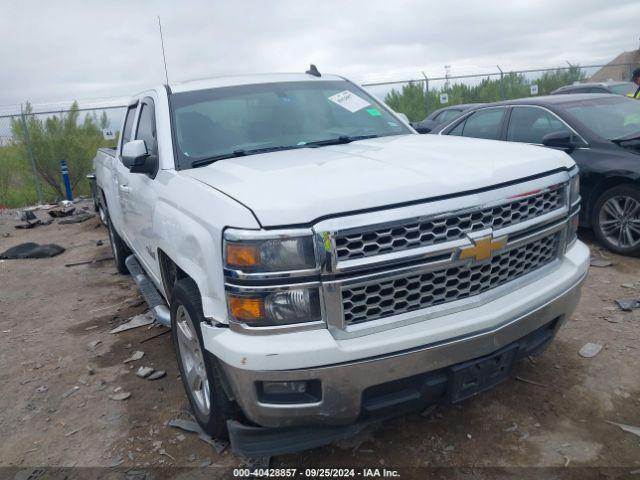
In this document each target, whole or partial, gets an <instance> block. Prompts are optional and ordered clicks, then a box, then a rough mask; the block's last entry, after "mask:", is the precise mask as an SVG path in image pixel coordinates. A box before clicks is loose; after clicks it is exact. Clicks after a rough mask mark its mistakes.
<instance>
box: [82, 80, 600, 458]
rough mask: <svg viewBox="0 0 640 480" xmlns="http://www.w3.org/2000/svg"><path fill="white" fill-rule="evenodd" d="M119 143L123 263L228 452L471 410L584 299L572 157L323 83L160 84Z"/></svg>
mask: <svg viewBox="0 0 640 480" xmlns="http://www.w3.org/2000/svg"><path fill="white" fill-rule="evenodd" d="M121 131H122V135H121V139H120V142H119V145H118V147H117V150H106V149H101V150H100V151H99V152H98V155H97V156H96V158H95V170H96V182H97V192H98V203H99V205H100V208H101V209H102V211H103V213H104V214H105V218H107V223H108V228H109V234H110V238H111V244H112V247H113V253H114V257H115V263H116V266H117V268H118V271H120V272H121V273H127V272H128V271H129V272H131V273H132V274H133V276H134V279H135V280H136V282H137V283H138V285H139V286H140V288H141V290H142V292H143V294H144V295H145V298H147V301H148V302H149V304H150V308H152V309H153V311H154V313H155V314H156V318H157V321H158V322H160V323H164V324H166V325H170V326H171V327H172V328H173V341H174V346H175V350H176V354H177V359H178V363H179V367H180V372H181V376H182V380H183V382H184V386H185V389H186V392H187V395H188V397H189V400H190V402H191V405H192V407H193V410H194V413H195V416H196V418H197V420H198V422H199V423H200V425H201V426H202V427H203V428H204V429H205V430H206V431H207V432H209V433H210V434H212V435H213V436H215V437H220V436H224V435H226V434H227V433H228V434H229V436H230V438H231V442H232V446H233V448H234V450H235V451H236V452H240V453H244V454H248V455H268V454H278V453H283V452H288V451H295V450H300V449H304V448H310V447H314V446H318V445H322V444H325V443H328V442H330V441H331V440H332V439H335V438H337V437H340V436H344V435H348V434H350V433H353V432H355V431H357V430H358V429H359V428H360V427H361V426H362V425H365V424H367V423H368V422H371V421H375V420H377V419H380V418H386V417H389V416H392V415H397V414H399V413H402V412H405V411H408V410H412V409H420V408H424V407H426V406H428V405H429V404H433V403H436V402H458V401H461V400H463V399H466V398H468V397H470V396H472V395H475V394H477V393H479V392H481V391H483V390H485V389H487V388H489V387H492V386H494V385H496V384H497V383H499V382H501V381H502V380H505V379H506V378H508V376H509V375H510V372H511V370H512V368H513V365H514V362H515V361H516V360H517V359H518V358H521V357H523V356H527V355H532V354H537V353H540V352H541V351H542V350H543V349H544V348H545V347H546V346H547V345H548V344H549V342H550V341H551V340H552V338H553V337H554V335H555V333H556V332H557V330H558V328H559V327H560V326H561V325H562V323H563V322H564V321H565V320H566V319H567V317H568V316H569V315H570V314H571V312H572V311H573V309H574V307H575V306H576V304H577V302H578V299H579V295H580V286H581V283H582V281H583V279H584V277H585V275H586V273H587V269H588V265H589V251H588V248H587V247H586V246H585V245H584V244H583V243H581V242H580V241H579V240H577V238H576V225H577V223H576V221H577V213H578V209H579V201H580V200H579V192H578V182H577V175H576V174H577V168H576V167H575V164H574V162H573V161H572V160H571V159H570V158H569V157H568V156H567V155H566V154H565V153H562V152H559V151H553V150H550V149H542V148H538V147H533V146H526V145H520V144H507V143H502V142H493V141H487V140H476V139H463V138H451V137H439V136H432V135H427V136H421V135H418V134H416V132H415V131H414V130H413V129H412V128H411V127H410V126H409V125H408V124H407V123H406V122H405V121H404V120H402V119H401V118H400V117H399V116H398V115H397V114H395V113H394V112H393V111H391V110H390V109H389V108H387V107H386V106H385V105H384V104H383V103H381V102H379V101H378V100H376V99H375V98H374V97H372V96H371V95H370V94H368V93H367V92H366V91H364V90H363V89H361V88H360V87H358V86H357V85H355V84H354V83H352V82H350V81H348V80H346V79H344V78H342V77H339V76H335V75H322V76H320V75H319V74H317V73H315V72H312V73H307V74H280V75H256V76H242V77H228V78H217V79H212V80H203V81H196V82H190V83H185V84H180V85H172V86H170V87H168V86H160V87H157V88H154V89H151V90H148V91H145V92H142V93H140V94H138V95H136V96H134V97H133V98H132V99H131V102H130V106H129V109H128V112H127V114H126V117H125V120H124V125H123V127H122V130H121ZM554 374H557V373H554ZM284 427H288V428H284ZM289 427H290V428H289Z"/></svg>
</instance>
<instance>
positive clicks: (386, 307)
mask: <svg viewBox="0 0 640 480" xmlns="http://www.w3.org/2000/svg"><path fill="white" fill-rule="evenodd" d="M558 251H559V235H558V234H557V233H552V234H548V235H546V236H544V237H542V238H537V239H535V240H533V241H529V242H528V243H524V244H522V243H520V242H519V244H518V245H516V246H514V247H510V248H506V249H505V250H503V251H501V252H500V253H499V254H497V255H495V256H494V257H493V258H492V259H491V261H489V262H483V263H479V264H473V263H470V262H466V263H463V264H450V265H447V266H444V267H442V268H439V269H435V270H430V271H427V272H424V273H416V274H413V275H402V276H400V277H395V278H389V277H387V278H386V279H383V280H376V281H368V282H364V283H361V284H359V285H350V286H346V285H345V286H343V288H342V289H341V290H342V304H343V313H344V324H345V326H348V325H354V324H358V323H362V322H367V321H371V320H377V319H380V318H385V317H389V316H393V315H398V314H401V313H406V312H410V311H414V310H420V309H425V308H429V307H433V306H436V305H440V304H443V303H447V302H453V301H455V300H461V299H464V298H468V297H472V296H474V295H477V294H480V293H483V292H486V291H488V290H490V289H492V288H495V287H497V286H500V285H503V284H505V283H507V282H510V281H512V280H516V279H518V278H520V277H522V276H523V275H526V274H527V273H530V272H533V271H534V270H537V269H538V268H540V267H542V266H544V265H546V264H548V263H550V262H552V261H553V260H554V259H556V258H557V256H558Z"/></svg>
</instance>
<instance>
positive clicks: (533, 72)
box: [0, 63, 638, 209]
mask: <svg viewBox="0 0 640 480" xmlns="http://www.w3.org/2000/svg"><path fill="white" fill-rule="evenodd" d="M637 66H638V65H637V64H634V63H610V64H607V65H586V66H574V65H570V64H569V65H568V66H561V67H557V68H540V69H526V70H516V71H506V70H505V69H502V68H501V67H500V66H496V69H495V70H491V71H487V72H484V73H472V74H463V75H452V74H451V68H450V67H446V74H445V75H444V76H428V75H426V74H425V73H422V74H421V75H420V76H417V77H415V78H413V79H408V80H395V81H381V82H370V83H365V84H364V86H365V87H367V89H368V90H369V91H370V92H371V93H373V94H374V95H376V96H378V97H379V98H381V99H384V100H385V101H386V102H387V103H388V104H389V105H390V106H391V107H392V108H394V109H395V110H396V111H398V112H402V113H405V114H407V116H408V117H409V119H410V120H411V121H418V120H422V118H424V117H425V116H426V115H427V114H428V113H430V112H432V111H433V110H435V109H438V108H441V107H444V106H447V105H454V104H458V103H475V102H494V101H499V100H501V99H510V98H521V97H526V96H530V95H544V94H548V93H550V92H551V91H552V90H553V89H555V88H558V87H560V86H562V85H566V84H568V83H573V82H574V81H585V80H587V79H588V78H589V77H591V76H592V75H594V74H595V76H596V77H597V79H598V80H599V81H601V80H607V79H612V80H628V79H629V78H630V77H631V72H632V70H633V69H634V68H636V67H637ZM125 111H126V106H125V105H124V103H123V102H119V103H117V104H114V102H113V101H111V102H100V103H98V104H95V105H94V106H91V107H89V108H79V107H78V105H77V104H76V103H75V102H74V104H73V105H72V106H71V107H69V108H65V109H59V110H54V109H51V108H49V109H47V108H42V107H40V108H35V109H34V108H32V107H31V106H25V107H24V109H23V108H20V109H19V110H18V111H14V112H9V113H7V114H0V209H2V208H12V207H23V206H27V205H34V204H36V203H49V202H56V201H58V200H60V199H62V198H64V197H65V195H64V187H63V180H62V175H61V170H60V161H61V160H65V161H66V162H67V164H68V166H69V173H70V177H71V186H72V190H73V194H74V195H75V196H79V195H87V194H89V184H88V182H87V181H85V177H86V174H88V173H89V172H90V171H91V168H92V165H91V162H92V159H93V157H94V155H95V152H96V150H97V149H98V148H99V147H103V146H114V145H115V144H116V143H117V138H118V136H119V132H118V130H119V129H120V125H121V123H122V119H123V117H124V114H125ZM108 132H110V133H111V135H107V133H108Z"/></svg>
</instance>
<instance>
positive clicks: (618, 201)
mask: <svg viewBox="0 0 640 480" xmlns="http://www.w3.org/2000/svg"><path fill="white" fill-rule="evenodd" d="M598 222H599V226H600V231H601V232H602V234H603V235H604V237H605V238H606V239H607V241H609V242H611V244H613V245H615V246H616V247H618V248H624V249H627V248H632V247H636V246H638V245H640V202H639V201H638V200H636V199H635V198H633V197H630V196H615V197H611V198H610V199H608V200H607V201H606V202H605V203H604V204H603V205H602V208H601V209H600V212H599V218H598Z"/></svg>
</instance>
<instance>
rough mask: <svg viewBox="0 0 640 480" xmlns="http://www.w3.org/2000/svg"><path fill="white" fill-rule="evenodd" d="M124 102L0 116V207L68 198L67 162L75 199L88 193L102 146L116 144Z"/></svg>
mask: <svg viewBox="0 0 640 480" xmlns="http://www.w3.org/2000/svg"><path fill="white" fill-rule="evenodd" d="M125 111H126V106H124V105H105V106H100V107H92V108H78V107H77V105H76V104H75V103H74V104H73V105H72V106H71V107H70V108H66V109H60V110H41V111H37V112H34V111H32V108H31V107H30V106H27V107H26V108H24V110H22V111H21V112H19V113H15V114H4V115H0V209H3V208H16V207H23V206H27V205H34V204H37V203H53V202H57V201H59V200H61V199H63V198H65V197H66V194H65V189H64V184H63V178H62V172H61V164H60V162H61V161H62V160H64V161H66V163H67V165H68V167H69V177H70V183H71V188H72V192H73V195H74V196H75V197H78V196H82V195H88V194H89V193H90V186H89V184H88V182H87V181H86V175H87V174H88V173H90V172H91V170H92V160H93V157H94V156H95V153H96V150H97V149H98V148H100V147H105V146H114V145H115V144H116V142H117V137H118V129H119V128H120V124H121V122H122V119H123V117H124V113H125Z"/></svg>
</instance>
